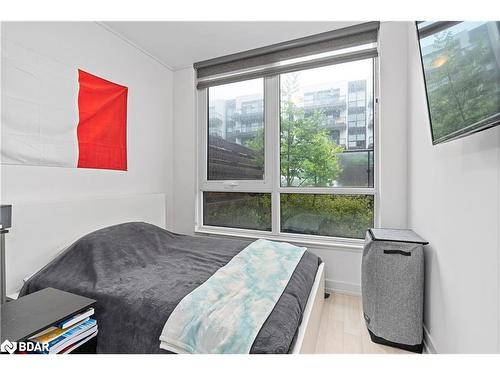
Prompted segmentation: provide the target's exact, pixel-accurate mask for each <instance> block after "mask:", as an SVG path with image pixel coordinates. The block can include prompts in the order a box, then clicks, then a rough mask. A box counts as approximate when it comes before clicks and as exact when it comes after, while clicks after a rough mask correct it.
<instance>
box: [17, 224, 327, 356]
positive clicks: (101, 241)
mask: <svg viewBox="0 0 500 375" xmlns="http://www.w3.org/2000/svg"><path fill="white" fill-rule="evenodd" d="M251 242H252V241H250V240H248V241H246V240H236V239H219V238H211V237H206V236H186V235H180V234H175V233H172V232H169V231H166V230H164V229H161V228H159V227H156V226H154V225H151V224H146V223H125V224H120V225H115V226H112V227H108V228H104V229H101V230H98V231H96V232H93V233H90V234H88V235H86V236H84V237H82V238H81V239H79V240H78V241H76V242H75V243H74V244H73V245H71V246H70V247H69V248H68V249H67V250H66V251H65V252H64V253H62V254H61V255H59V256H58V257H57V258H56V259H54V260H53V261H52V262H50V263H49V264H48V265H47V266H46V267H44V268H43V269H42V270H41V271H39V272H38V273H36V274H35V275H34V276H32V277H31V278H30V280H28V281H27V282H26V284H25V285H24V286H23V288H22V290H21V292H20V296H23V295H26V294H29V293H33V292H36V291H37V290H40V289H43V288H46V287H53V288H58V289H61V290H65V291H68V292H72V293H76V294H80V295H83V296H86V297H90V298H93V299H96V300H97V305H96V319H97V323H98V327H99V334H98V340H97V352H98V353H159V352H162V350H161V349H160V348H159V344H160V342H159V337H160V334H161V331H162V328H163V326H164V324H165V322H166V321H167V319H168V317H169V316H170V314H171V312H172V311H173V310H174V308H175V307H176V306H177V304H178V303H179V302H180V300H181V299H182V298H183V297H184V296H185V295H187V294H189V293H190V292H191V291H192V290H194V289H195V288H196V287H198V286H199V285H201V284H202V283H203V282H205V281H206V280H207V279H208V278H209V277H210V276H211V275H213V274H214V273H215V271H217V270H218V269H219V268H220V267H222V266H224V265H225V264H226V263H227V262H229V260H230V259H231V258H232V257H233V256H234V255H236V254H237V253H239V252H240V251H241V250H243V249H244V248H245V247H246V246H247V245H248V244H250V243H251ZM320 262H321V261H320V259H319V258H318V257H317V256H315V255H313V254H312V253H310V252H306V253H305V254H304V256H303V257H302V259H301V261H300V262H299V264H298V266H297V268H296V270H295V272H294V274H293V275H292V278H291V279H290V282H289V284H288V285H287V287H286V289H285V291H284V293H283V295H282V296H281V298H280V299H279V301H278V303H277V304H276V306H275V308H274V310H273V312H272V313H271V314H270V315H269V317H268V319H267V320H266V322H265V323H264V325H263V326H262V329H261V330H260V332H259V334H258V336H257V338H256V339H255V341H254V344H253V346H252V350H251V353H287V352H289V351H290V350H291V348H292V343H293V341H294V339H295V336H296V333H297V329H298V326H299V325H300V323H301V320H302V314H303V311H304V308H305V305H306V303H307V298H308V295H309V292H310V290H311V288H312V284H313V282H314V277H315V275H316V271H317V268H318V264H319V263H320Z"/></svg>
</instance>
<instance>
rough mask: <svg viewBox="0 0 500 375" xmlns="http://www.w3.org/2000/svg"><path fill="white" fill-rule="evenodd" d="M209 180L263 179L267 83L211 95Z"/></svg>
mask: <svg viewBox="0 0 500 375" xmlns="http://www.w3.org/2000/svg"><path fill="white" fill-rule="evenodd" d="M208 98H209V100H208V161H207V163H208V179H209V180H231V179H234V180H262V179H263V178H264V164H263V160H264V148H263V147H262V145H263V142H264V80H263V79H262V78H259V79H255V80H251V81H245V82H237V83H232V84H229V85H223V86H215V87H211V88H210V89H209V92H208Z"/></svg>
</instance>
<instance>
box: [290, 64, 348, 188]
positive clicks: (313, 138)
mask: <svg viewBox="0 0 500 375" xmlns="http://www.w3.org/2000/svg"><path fill="white" fill-rule="evenodd" d="M297 90H298V81H297V75H296V74H295V75H290V76H287V78H286V79H285V81H284V82H283V86H282V101H281V144H280V149H281V152H280V157H281V175H282V176H283V177H284V179H285V181H286V186H317V187H319V186H323V187H325V186H332V185H333V182H334V180H335V179H336V178H337V177H338V175H339V174H340V172H341V166H340V163H339V161H338V158H337V154H338V153H341V152H342V151H343V149H342V147H340V146H338V145H336V144H335V142H334V141H332V140H331V138H330V136H329V134H328V132H327V130H326V129H325V128H324V127H323V126H322V124H324V123H325V115H324V114H323V113H322V112H320V111H316V112H315V113H314V114H312V116H305V113H304V110H303V109H302V108H299V107H298V106H297V105H296V104H295V102H294V95H295V93H296V92H297Z"/></svg>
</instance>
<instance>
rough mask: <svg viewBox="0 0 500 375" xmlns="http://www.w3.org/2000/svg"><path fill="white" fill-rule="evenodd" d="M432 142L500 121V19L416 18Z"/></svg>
mask: <svg viewBox="0 0 500 375" xmlns="http://www.w3.org/2000/svg"><path fill="white" fill-rule="evenodd" d="M416 27H417V32H418V39H419V46H420V57H421V62H422V69H423V72H424V80H425V91H426V95H427V108H428V111H429V119H430V124H431V134H432V143H433V144H437V143H441V142H446V141H450V140H452V139H456V138H460V137H464V136H466V135H469V134H472V133H475V132H478V131H481V130H485V129H488V128H491V127H493V126H496V125H499V124H500V22H498V21H492V22H451V21H447V22H443V21H437V22H428V21H425V22H417V23H416Z"/></svg>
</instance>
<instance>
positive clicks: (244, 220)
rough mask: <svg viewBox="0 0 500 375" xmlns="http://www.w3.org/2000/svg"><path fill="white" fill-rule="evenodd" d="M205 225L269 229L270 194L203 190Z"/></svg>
mask: <svg viewBox="0 0 500 375" xmlns="http://www.w3.org/2000/svg"><path fill="white" fill-rule="evenodd" d="M203 215H204V216H203V222H204V223H205V225H212V226H217V227H229V228H245V229H256V230H263V231H270V230H271V194H258V193H233V192H205V193H204V194H203Z"/></svg>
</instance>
